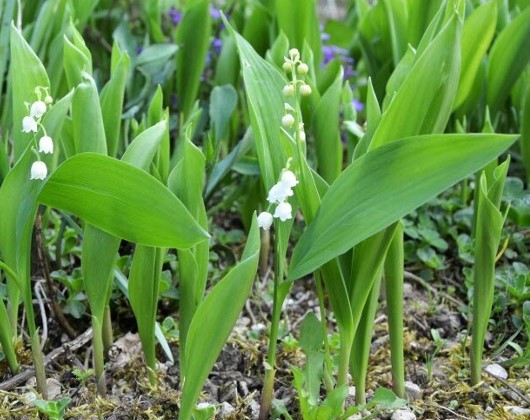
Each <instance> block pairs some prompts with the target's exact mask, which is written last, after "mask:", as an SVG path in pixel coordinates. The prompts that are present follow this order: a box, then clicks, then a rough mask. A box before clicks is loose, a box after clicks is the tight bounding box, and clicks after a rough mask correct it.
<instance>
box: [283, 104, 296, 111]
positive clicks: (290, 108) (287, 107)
mask: <svg viewBox="0 0 530 420" xmlns="http://www.w3.org/2000/svg"><path fill="white" fill-rule="evenodd" d="M283 109H285V112H290V111H294V108H293V107H292V106H291V105H290V104H288V103H287V102H285V103H284V104H283Z"/></svg>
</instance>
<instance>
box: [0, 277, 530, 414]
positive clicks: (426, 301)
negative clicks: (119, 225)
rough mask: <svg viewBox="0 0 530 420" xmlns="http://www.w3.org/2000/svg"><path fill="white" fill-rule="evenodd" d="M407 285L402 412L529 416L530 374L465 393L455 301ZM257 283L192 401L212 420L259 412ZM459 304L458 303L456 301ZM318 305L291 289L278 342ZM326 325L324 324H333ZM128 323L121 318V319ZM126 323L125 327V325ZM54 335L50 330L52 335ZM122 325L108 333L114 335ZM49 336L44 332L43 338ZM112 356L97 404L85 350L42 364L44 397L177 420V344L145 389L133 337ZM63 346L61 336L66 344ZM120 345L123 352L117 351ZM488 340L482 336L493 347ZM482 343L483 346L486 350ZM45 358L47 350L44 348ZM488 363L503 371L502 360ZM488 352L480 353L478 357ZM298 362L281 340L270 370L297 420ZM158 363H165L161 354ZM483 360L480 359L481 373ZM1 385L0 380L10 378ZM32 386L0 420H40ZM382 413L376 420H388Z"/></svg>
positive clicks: (382, 335)
mask: <svg viewBox="0 0 530 420" xmlns="http://www.w3.org/2000/svg"><path fill="white" fill-rule="evenodd" d="M407 278H408V281H409V282H407V283H405V287H404V290H405V361H406V380H408V381H410V382H413V383H414V384H416V385H418V386H419V388H420V393H421V395H419V396H418V395H415V396H414V398H416V399H414V400H412V401H411V402H410V408H411V409H412V411H413V412H415V414H416V415H417V418H420V419H450V418H455V419H456V418H467V419H482V418H484V419H486V418H487V419H511V418H529V417H527V416H524V415H523V416H519V417H517V416H516V415H514V414H510V413H508V412H507V411H506V410H505V409H504V407H506V406H518V407H522V408H525V407H526V408H528V407H529V405H530V404H529V403H530V401H529V398H528V395H530V372H528V370H527V369H526V368H524V367H520V368H517V367H512V368H510V369H509V370H508V374H509V376H508V379H507V380H500V379H497V378H494V377H491V376H489V375H487V374H486V373H484V375H483V379H484V381H483V383H481V384H480V385H479V386H477V387H475V388H472V387H471V386H470V385H469V381H468V377H469V368H468V356H467V355H468V352H469V343H470V337H468V336H467V335H466V331H467V330H466V325H467V321H466V319H465V317H464V316H463V315H462V312H460V311H459V309H461V308H459V307H458V304H459V300H458V298H457V297H454V296H449V295H446V294H444V293H443V292H439V291H438V290H437V289H435V288H433V287H432V286H430V285H427V287H428V288H427V289H426V288H425V287H424V286H425V284H424V283H423V282H422V281H421V279H419V278H417V277H415V276H414V275H409V276H408V277H407ZM264 290H265V289H264V284H262V283H258V282H257V283H256V286H255V291H254V296H253V297H252V299H251V300H250V301H249V303H248V304H247V305H246V307H245V308H244V310H243V312H242V314H241V317H240V319H239V321H238V323H237V324H236V328H235V329H234V332H233V333H232V335H231V337H230V340H229V342H228V343H227V344H226V346H225V348H224V350H223V352H222V354H221V355H220V357H219V360H218V362H217V363H216V365H215V366H214V368H213V370H212V372H211V374H210V376H209V379H208V381H207V383H206V385H205V387H204V392H203V394H202V395H201V399H200V402H203V403H210V404H214V405H217V406H218V407H219V409H218V413H219V412H220V413H221V414H218V415H217V418H219V419H255V418H257V413H258V411H259V400H260V390H261V386H262V378H263V374H264V368H263V361H264V360H263V358H264V356H265V355H266V350H267V343H266V333H265V330H264V329H263V327H264V325H266V323H267V317H268V314H269V313H270V308H269V307H268V305H267V304H265V303H264V302H265V301H266V299H264V295H263V293H264ZM461 303H462V305H463V302H461ZM380 306H381V307H380V310H379V312H378V315H377V318H376V328H375V333H374V337H373V341H372V353H371V357H370V368H369V374H368V387H369V390H368V398H369V397H370V396H371V395H372V394H373V391H374V390H375V388H376V387H379V386H381V387H386V388H391V386H392V381H391V371H390V351H389V340H388V333H387V331H388V330H387V323H386V315H385V304H384V299H382V301H381V305H380ZM318 309H319V308H318V300H317V297H316V295H315V293H314V292H313V289H312V288H311V283H310V281H309V280H303V281H299V282H297V283H296V284H295V286H294V288H293V291H292V293H291V295H290V298H288V300H287V302H286V305H285V310H284V312H283V327H284V331H285V335H284V337H288V336H289V334H291V335H292V336H294V337H297V335H298V330H299V325H300V323H301V321H302V319H303V318H304V316H305V314H306V313H307V312H310V311H314V312H315V313H316V314H317V315H319V310H318ZM330 318H331V322H330V323H331V324H332V317H330ZM125 319H126V318H125ZM126 324H128V322H126ZM53 326H54V324H53V323H52V324H51V326H50V329H51V328H52V327H53ZM122 327H124V326H123V325H122V326H120V325H116V328H117V331H123V329H121V330H120V328H122ZM431 329H437V331H438V332H439V334H440V337H441V338H442V339H443V346H442V347H441V348H440V349H439V351H438V352H437V353H436V354H435V343H434V340H433V339H432V336H431ZM51 330H52V329H51ZM52 331H55V332H56V336H54V337H50V341H49V343H50V344H51V343H54V342H55V343H56V345H57V347H60V344H59V343H58V340H60V339H61V333H60V329H59V328H58V327H57V326H56V325H55V329H54V330H52ZM119 335H120V333H118V332H117V333H116V336H118V340H116V343H115V345H114V346H113V349H112V350H111V358H110V361H109V363H108V370H107V382H108V396H107V398H105V399H103V398H100V397H97V396H96V387H95V382H94V378H93V376H90V377H89V378H88V380H85V381H80V380H79V379H78V378H77V377H76V376H75V375H74V374H73V369H74V368H76V367H77V368H82V369H87V368H88V367H89V361H90V347H89V344H87V345H85V346H84V347H82V348H81V349H79V350H78V351H76V352H75V353H73V352H69V353H66V354H64V355H62V356H61V357H60V358H58V359H56V360H55V361H54V362H53V363H51V364H49V365H48V371H47V373H48V378H50V379H48V381H49V382H50V389H54V390H55V391H54V393H55V394H56V395H55V399H60V398H61V397H64V396H69V397H71V398H72V402H71V403H70V404H69V406H68V408H67V416H66V418H70V419H98V418H105V419H116V420H117V419H155V418H156V419H159V418H162V419H175V418H177V417H178V401H179V391H178V388H179V382H180V381H179V368H178V345H177V344H171V346H172V347H171V348H172V352H173V356H174V358H175V361H177V362H176V363H175V364H174V365H171V364H170V363H168V362H163V363H161V365H160V369H159V371H160V375H159V378H160V382H159V384H158V385H157V386H156V387H152V386H150V385H149V382H148V380H147V372H146V369H145V367H144V365H143V362H142V356H141V346H140V345H139V342H138V337H137V335H136V334H132V333H129V334H127V335H125V336H123V333H121V335H122V337H121V338H120V337H119ZM64 338H65V337H63V340H64ZM124 340H125V344H124ZM493 341H495V340H494V337H491V336H490V337H489V344H490V345H491V344H493ZM487 344H488V343H487ZM47 350H48V351H49V349H47ZM19 352H20V355H21V361H22V362H23V363H27V364H29V363H30V355H29V354H28V353H27V350H24V349H20V350H19ZM507 352H508V350H506V351H505V352H504V353H503V354H502V356H498V357H497V358H495V359H493V360H491V362H502V360H505V358H506V357H509V356H510V354H509V353H507ZM433 354H434V357H433ZM489 354H490V352H488V350H486V357H488V356H489ZM304 358H305V357H304V354H303V353H302V352H301V351H300V349H299V348H298V347H297V346H292V345H289V340H281V341H280V345H279V354H278V371H277V380H276V384H275V398H276V399H277V400H281V401H282V402H283V403H284V404H285V406H286V407H287V409H288V411H289V413H291V415H292V416H293V418H300V415H299V414H298V403H297V397H296V394H295V391H294V388H293V386H292V374H291V367H292V366H302V365H303V363H304ZM159 360H160V361H164V360H166V358H165V356H164V355H163V353H162V352H161V353H160V355H159ZM489 362H490V361H488V360H485V364H487V363H489ZM1 372H4V374H3V377H1V378H0V381H4V380H6V379H8V377H9V375H8V374H7V372H8V369H7V367H6V366H4V365H2V370H1ZM34 387H35V380H34V378H30V379H29V380H28V381H26V382H25V383H23V384H21V386H18V387H16V388H15V389H12V390H10V391H0V396H1V400H0V418H2V419H4V418H5V419H8V418H9V419H34V418H39V417H38V414H37V411H36V410H35V408H34V407H32V406H31V405H30V404H28V403H27V401H28V398H30V397H31V393H32V392H34ZM389 415H390V413H387V414H383V416H380V418H389Z"/></svg>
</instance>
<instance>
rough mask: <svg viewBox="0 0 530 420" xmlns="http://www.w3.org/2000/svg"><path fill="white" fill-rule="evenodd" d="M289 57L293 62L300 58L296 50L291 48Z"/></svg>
mask: <svg viewBox="0 0 530 420" xmlns="http://www.w3.org/2000/svg"><path fill="white" fill-rule="evenodd" d="M289 56H290V57H291V59H292V60H293V61H296V60H298V59H299V58H300V51H298V49H297V48H291V49H290V50H289Z"/></svg>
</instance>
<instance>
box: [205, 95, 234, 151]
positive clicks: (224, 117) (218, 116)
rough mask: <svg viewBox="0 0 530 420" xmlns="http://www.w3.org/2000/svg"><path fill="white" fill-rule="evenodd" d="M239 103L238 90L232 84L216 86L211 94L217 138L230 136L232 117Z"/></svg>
mask: <svg viewBox="0 0 530 420" xmlns="http://www.w3.org/2000/svg"><path fill="white" fill-rule="evenodd" d="M236 105H237V91H236V90H235V89H234V87H233V86H232V85H225V86H216V87H214V88H213V90H212V93H211V96H210V118H211V121H212V122H211V124H212V128H213V132H214V134H215V140H216V141H221V140H223V139H226V138H227V136H228V129H229V123H230V117H231V116H232V113H233V112H234V110H235V108H236Z"/></svg>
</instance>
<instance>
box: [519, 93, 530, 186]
mask: <svg viewBox="0 0 530 420" xmlns="http://www.w3.org/2000/svg"><path fill="white" fill-rule="evenodd" d="M521 115H522V116H521V142H520V146H521V157H522V159H523V164H524V167H525V170H526V180H527V182H530V87H527V89H526V94H525V97H524V104H523V110H522V113H521Z"/></svg>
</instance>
